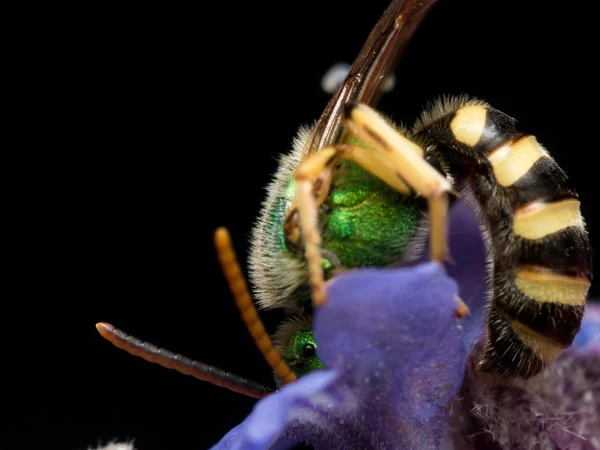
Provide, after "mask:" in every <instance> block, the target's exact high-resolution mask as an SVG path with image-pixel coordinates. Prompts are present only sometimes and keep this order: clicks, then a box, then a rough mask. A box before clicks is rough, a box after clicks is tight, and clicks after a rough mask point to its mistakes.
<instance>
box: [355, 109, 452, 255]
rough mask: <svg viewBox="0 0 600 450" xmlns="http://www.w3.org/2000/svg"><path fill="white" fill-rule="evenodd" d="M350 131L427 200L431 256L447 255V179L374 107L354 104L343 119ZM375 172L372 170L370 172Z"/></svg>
mask: <svg viewBox="0 0 600 450" xmlns="http://www.w3.org/2000/svg"><path fill="white" fill-rule="evenodd" d="M347 125H348V127H349V129H350V131H351V132H352V133H353V134H354V135H356V136H358V137H360V138H361V139H363V140H364V141H365V142H367V143H369V144H371V145H372V146H373V147H374V148H376V149H377V150H379V151H380V152H381V153H382V154H383V155H385V156H386V157H387V158H388V159H389V161H390V164H391V166H392V167H393V168H394V170H395V172H396V174H397V176H398V177H400V178H401V179H402V180H403V181H404V182H406V184H407V185H408V186H410V187H411V188H412V189H413V190H414V191H415V192H416V193H417V194H418V195H422V196H423V197H425V198H426V199H427V201H428V203H429V221H430V252H431V259H432V260H434V261H443V260H447V259H448V242H447V219H448V197H447V196H446V193H447V192H452V186H451V184H450V182H449V181H448V180H447V179H446V177H444V176H443V175H442V174H440V173H439V172H438V171H437V170H435V168H433V167H432V166H431V165H430V164H429V163H428V162H427V161H425V159H423V150H422V149H421V148H420V147H419V146H418V145H417V144H415V143H414V142H412V141H410V140H409V139H407V138H406V137H404V136H402V135H401V134H400V133H398V131H396V130H395V129H394V128H393V127H392V126H391V125H390V124H388V123H387V122H386V121H385V120H384V119H383V117H381V116H380V115H379V114H378V113H377V112H376V111H375V110H373V109H372V108H370V107H368V106H366V105H362V104H361V105H358V106H356V107H355V108H353V109H352V111H351V112H350V114H349V117H348V119H347ZM374 173H375V172H374Z"/></svg>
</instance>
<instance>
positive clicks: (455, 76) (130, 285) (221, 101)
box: [0, 0, 600, 450]
mask: <svg viewBox="0 0 600 450" xmlns="http://www.w3.org/2000/svg"><path fill="white" fill-rule="evenodd" d="M365 3H366V4H361V6H360V8H358V7H355V6H350V2H343V1H339V0H329V1H327V2H325V1H323V0H321V1H316V0H308V1H304V2H302V3H301V4H297V3H293V4H292V3H287V2H266V3H259V4H257V3H254V2H250V3H244V4H242V5H239V4H233V3H228V2H220V3H219V2H216V3H211V4H210V7H211V8H210V9H209V8H208V7H203V6H201V4H200V3H199V2H146V3H145V4H143V5H137V4H136V5H134V4H133V3H129V4H125V3H118V2H92V1H89V0H81V1H79V2H77V3H74V4H68V3H64V2H52V3H51V2H48V3H44V4H43V5H42V4H33V3H27V2H8V3H3V5H2V6H1V7H0V8H1V9H0V12H1V16H0V17H1V22H0V25H1V26H0V30H2V31H1V33H2V34H1V37H2V39H1V40H2V42H3V43H2V44H1V45H2V54H3V58H2V60H3V61H2V62H3V64H2V72H3V75H4V76H8V77H7V78H5V81H4V82H3V85H2V90H1V91H2V97H1V99H0V103H1V108H2V109H3V113H4V114H3V117H2V139H1V141H0V142H2V151H1V153H0V154H1V156H0V158H1V161H0V183H1V186H2V188H1V189H0V198H1V199H2V200H1V202H2V203H1V208H0V209H1V211H0V214H2V223H3V225H4V229H5V231H3V232H2V236H1V244H0V245H1V247H0V253H1V254H2V270H1V273H2V275H0V276H1V277H2V280H3V281H2V286H3V289H2V310H3V314H2V316H3V329H4V330H5V331H8V336H7V337H6V338H5V340H4V343H3V347H4V348H3V350H4V357H3V369H4V372H5V374H8V376H9V379H8V381H6V382H5V383H3V386H4V388H3V390H4V395H3V397H4V401H3V402H2V403H3V407H4V409H5V410H6V411H7V412H8V413H9V414H10V417H11V418H10V419H9V422H8V424H10V425H11V429H10V431H12V432H14V433H9V434H8V436H9V440H10V439H11V437H13V436H14V437H18V438H19V441H20V443H21V445H20V448H34V444H33V443H34V442H36V444H39V442H45V447H44V448H57V449H59V448H60V449H85V448H86V446H87V445H95V444H97V443H98V442H101V443H105V442H106V441H108V440H109V439H111V438H113V437H118V438H121V439H128V438H135V439H136V442H137V446H138V447H139V449H140V450H151V449H172V448H173V449H174V448H181V449H205V448H208V447H209V446H210V445H212V444H214V443H215V442H216V441H218V439H219V438H220V437H221V436H222V435H224V434H225V433H226V432H227V431H228V430H229V429H230V428H232V427H233V426H234V425H236V424H238V423H239V422H240V421H242V420H243V418H244V417H245V416H246V415H247V414H248V413H249V411H250V410H251V408H252V406H253V404H254V400H252V399H246V398H244V397H242V396H241V395H238V394H234V393H231V392H229V391H227V390H225V389H220V388H216V387H213V386H211V385H209V384H207V383H203V382H200V381H196V380H194V379H192V378H190V377H186V376H183V375H179V374H177V373H175V372H173V371H168V370H166V369H163V368H160V367H158V366H153V365H150V364H148V363H146V362H144V361H142V360H138V359H136V358H134V357H131V356H129V355H127V354H126V353H125V352H122V351H119V350H117V349H116V348H114V347H112V346H111V345H110V344H108V343H107V342H105V341H104V340H102V339H101V338H100V337H99V335H97V333H96V330H95V328H94V324H95V323H96V322H98V321H108V322H111V323H113V324H115V325H117V326H119V327H120V328H123V329H124V330H126V331H128V332H130V333H133V334H135V335H137V336H139V337H142V338H145V339H148V340H151V341H152V342H154V343H156V344H158V345H161V346H165V347H167V348H169V349H171V350H174V351H178V352H181V353H183V354H185V355H188V356H190V357H193V358H196V359H199V360H202V361H204V362H206V363H209V364H213V365H216V366H219V367H221V368H224V369H227V370H230V371H232V372H235V373H237V374H239V375H243V376H245V377H249V378H252V379H254V380H256V381H259V382H262V383H266V384H267V383H271V378H270V371H269V369H268V368H267V367H266V364H265V363H264V362H263V361H262V360H261V357H260V355H259V354H258V352H257V351H256V350H255V349H254V347H253V345H252V343H251V341H250V338H249V337H248V336H247V333H246V331H245V329H244V327H243V325H242V322H241V320H240V319H239V318H238V316H237V313H236V310H235V307H234V305H233V303H232V300H231V297H230V295H229V293H228V291H227V288H226V285H225V282H224V280H223V278H222V276H221V275H220V271H219V268H218V264H217V261H216V258H215V255H214V251H213V247H212V232H213V231H214V229H215V228H216V227H217V226H219V225H225V226H228V227H229V228H230V229H231V231H232V234H233V239H234V242H235V244H236V247H237V250H238V252H239V255H240V258H241V260H242V261H243V262H245V261H246V255H247V253H246V249H247V248H248V239H249V232H250V229H251V225H252V223H253V221H254V219H255V217H256V215H257V213H258V211H259V208H260V202H261V201H262V199H263V196H264V186H265V185H266V183H267V182H268V181H269V179H270V174H272V173H273V172H274V171H275V168H276V155H277V154H279V153H281V152H285V151H287V150H288V149H289V146H290V142H291V140H292V137H293V136H294V134H295V132H296V129H297V127H298V126H299V125H301V124H307V123H311V122H312V121H313V120H315V119H316V118H317V117H318V115H319V114H320V112H321V111H322V109H323V107H324V106H325V104H326V102H327V100H328V95H326V94H324V93H323V92H322V91H321V89H320V79H321V76H322V75H323V74H324V72H325V71H326V70H327V69H328V68H329V67H330V66H331V65H332V64H333V63H335V62H339V61H346V62H351V61H352V60H353V58H354V57H355V56H356V54H357V52H358V50H359V49H360V47H361V46H362V44H363V42H364V40H365V39H366V36H367V35H368V33H369V31H370V29H371V27H372V26H373V25H374V24H375V22H376V20H377V19H378V18H379V16H380V14H381V13H382V11H383V10H384V8H385V6H386V4H387V2H386V1H385V0H376V1H375V0H373V1H370V2H365ZM525 3H526V4H527V8H526V9H523V4H525ZM599 20H600V7H599V6H598V5H597V4H596V3H595V2H589V1H583V0H580V1H574V2H569V3H568V4H566V5H561V6H560V7H558V6H551V4H550V2H523V1H519V0H505V1H502V2H493V1H489V2H482V1H481V0H471V1H467V0H464V1H462V0H441V1H440V2H439V4H438V5H437V6H436V7H435V8H434V10H433V11H432V12H431V14H430V16H429V18H428V20H427V21H426V22H425V24H424V25H423V26H422V28H421V30H420V31H419V33H418V34H417V35H416V37H415V40H414V42H413V45H411V47H410V48H409V50H408V52H407V53H406V55H405V57H404V58H403V60H402V61H401V64H400V66H399V69H398V70H397V75H398V83H397V87H396V89H395V91H394V92H393V93H392V94H388V95H387V96H386V97H384V99H383V100H382V102H381V103H380V108H381V110H382V111H384V112H385V113H387V114H390V115H391V116H392V117H393V118H394V119H396V120H398V121H405V122H409V123H410V122H412V120H413V119H414V118H415V117H416V116H417V114H418V113H419V111H420V109H421V107H422V106H423V105H424V104H425V103H426V102H427V101H429V100H432V99H434V98H435V97H436V96H438V95H440V94H444V93H452V94H459V93H462V92H468V93H469V94H472V95H475V96H478V97H481V98H484V99H486V100H488V101H489V102H490V103H492V104H493V105H494V106H495V107H497V108H498V109H501V110H503V111H505V112H507V113H508V114H510V115H513V116H514V117H517V118H518V119H519V120H520V122H521V124H522V127H523V128H524V129H527V130H531V131H532V132H534V133H535V134H536V135H537V136H538V138H539V140H540V141H541V142H542V143H543V144H544V145H545V146H546V147H547V148H548V149H549V151H550V152H551V153H552V154H553V156H554V157H555V158H556V159H557V161H558V162H559V164H560V165H561V166H562V167H563V168H564V169H565V170H566V172H567V173H568V174H569V175H570V177H571V179H572V180H573V183H574V185H575V187H576V188H577V189H578V190H579V192H580V196H581V199H582V205H583V206H582V208H583V213H584V216H585V217H586V220H587V223H588V226H589V229H590V232H591V236H592V243H595V242H597V239H598V238H596V236H598V235H600V217H599V216H598V213H597V212H596V205H597V201H598V200H597V198H596V185H597V178H598V166H597V164H596V162H595V158H596V152H597V149H598V128H599V122H598V117H597V104H598V100H599V99H600V97H599V94H598V84H597V83H598V79H599V71H598V69H597V68H596V67H597V57H598V42H599V39H598V28H597V23H598V21H599ZM599 294H600V292H599V291H598V288H597V287H594V286H593V287H592V295H593V296H598V295H599ZM265 317H266V318H267V319H268V323H269V327H271V328H272V326H273V324H274V323H275V322H276V320H277V317H276V315H274V314H265ZM6 325H8V327H7V326H6ZM5 425H6V423H5ZM36 448H37V447H36Z"/></svg>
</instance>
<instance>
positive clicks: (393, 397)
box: [315, 262, 471, 449]
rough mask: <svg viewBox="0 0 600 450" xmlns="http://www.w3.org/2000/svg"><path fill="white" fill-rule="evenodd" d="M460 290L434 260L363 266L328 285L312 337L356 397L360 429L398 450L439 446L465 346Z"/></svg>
mask: <svg viewBox="0 0 600 450" xmlns="http://www.w3.org/2000/svg"><path fill="white" fill-rule="evenodd" d="M457 290H458V287H457V285H456V283H455V282H454V281H453V280H452V279H450V278H449V277H448V276H447V275H446V274H445V273H444V271H443V269H442V267H441V266H440V265H439V264H437V263H434V262H432V263H426V264H422V265H419V266H416V267H413V268H403V269H387V270H375V269H365V270H360V271H356V272H352V273H348V274H345V275H342V276H339V277H338V278H336V279H335V280H334V281H332V282H331V284H330V285H329V286H328V294H329V302H328V304H327V305H326V306H325V307H323V308H321V309H320V310H319V311H317V314H316V319H315V336H316V338H317V342H319V352H320V355H321V358H322V359H323V361H324V362H325V365H326V366H327V367H332V368H335V369H337V370H338V371H339V372H340V374H341V380H340V381H341V384H342V385H345V386H347V387H348V388H349V389H351V391H352V393H353V394H354V395H356V396H358V398H359V404H360V407H361V410H362V411H364V412H363V414H364V423H363V424H362V425H363V427H364V429H365V432H367V433H371V434H372V435H376V436H377V437H378V438H379V439H380V440H381V441H382V442H387V443H388V445H390V443H395V444H394V445H397V446H398V447H399V448H419V449H425V448H438V445H439V438H440V435H441V433H443V432H444V428H445V426H446V423H447V419H448V413H447V410H448V406H449V403H450V401H451V400H452V399H453V398H454V396H455V395H456V392H457V391H458V389H459V388H460V385H461V383H462V379H463V374H464V368H465V365H466V360H467V357H468V354H469V352H470V349H471V348H470V347H468V346H467V345H466V344H465V332H464V330H463V328H462V326H461V320H460V319H458V318H457V317H456V310H457V307H458V303H457V301H456V299H455V295H456V293H457Z"/></svg>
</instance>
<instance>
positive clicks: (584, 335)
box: [573, 303, 600, 356]
mask: <svg viewBox="0 0 600 450" xmlns="http://www.w3.org/2000/svg"><path fill="white" fill-rule="evenodd" d="M573 348H574V349H575V350H578V351H590V352H593V353H595V354H596V355H598V356H600V306H599V305H598V304H595V303H590V304H588V305H587V307H586V310H585V315H584V317H583V322H582V323H581V328H580V329H579V333H577V336H575V340H574V341H573Z"/></svg>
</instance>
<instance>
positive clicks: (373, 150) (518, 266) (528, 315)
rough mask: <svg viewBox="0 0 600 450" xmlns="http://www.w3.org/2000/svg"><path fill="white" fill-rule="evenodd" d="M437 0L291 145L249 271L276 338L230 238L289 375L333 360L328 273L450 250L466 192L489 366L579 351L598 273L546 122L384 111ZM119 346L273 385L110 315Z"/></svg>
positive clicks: (399, 10)
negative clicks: (542, 128)
mask: <svg viewBox="0 0 600 450" xmlns="http://www.w3.org/2000/svg"><path fill="white" fill-rule="evenodd" d="M434 3H435V0H393V1H392V2H391V4H390V5H389V6H388V8H387V9H386V11H385V12H384V13H383V15H382V17H381V19H380V20H379V21H378V22H377V24H376V25H375V28H374V29H373V31H372V32H371V34H370V35H369V37H368V39H367V41H366V43H365V44H364V46H363V49H362V50H361V52H360V53H359V55H358V57H357V59H356V60H355V62H354V63H353V65H352V67H351V68H350V71H349V73H348V75H347V77H346V78H345V80H344V81H343V82H342V84H341V85H340V87H339V89H338V91H337V92H336V93H335V94H334V96H333V97H332V99H331V100H330V102H329V103H328V105H327V107H326V108H325V111H324V112H323V114H322V115H321V117H320V118H319V120H318V121H317V122H316V123H315V124H314V125H313V126H311V127H303V128H301V129H300V130H299V132H298V135H297V137H296V139H295V141H294V144H293V149H292V151H291V152H290V153H288V154H286V155H283V156H282V157H281V159H280V164H279V168H278V170H277V172H276V173H275V175H274V177H273V181H272V182H271V183H270V184H269V186H268V188H267V197H266V199H265V201H264V203H263V205H262V209H261V212H260V214H259V218H258V220H257V223H256V225H255V227H254V229H253V232H252V246H251V254H250V266H249V274H250V280H251V282H252V285H253V288H254V289H253V290H254V294H255V297H256V299H257V303H258V305H259V307H260V308H262V309H284V310H285V311H286V312H287V313H288V314H289V318H288V319H286V320H285V321H284V322H283V323H282V324H281V325H280V327H279V328H278V330H277V331H276V332H275V334H274V336H273V338H272V339H271V338H270V337H269V336H268V335H267V334H266V332H265V329H264V327H263V326H262V324H261V323H260V320H259V318H258V314H257V312H256V310H255V309H254V302H253V300H252V298H251V296H250V293H249V291H248V289H247V287H246V284H245V281H244V280H243V277H242V274H241V269H240V268H239V265H238V264H237V261H236V259H235V254H234V253H233V250H232V249H231V245H230V241H229V236H228V234H227V232H226V231H225V230H222V229H221V230H218V231H217V234H216V246H217V250H218V254H219V259H220V261H221V264H222V267H223V269H224V273H225V276H226V278H227V279H228V281H229V284H230V287H231V290H232V293H233V294H234V297H235V299H236V303H237V305H238V307H239V309H240V312H241V314H242V317H243V318H244V321H245V322H246V324H247V326H248V329H249V331H250V333H251V334H252V335H253V337H254V339H255V341H256V342H257V345H258V346H259V348H260V349H261V352H262V353H263V355H264V356H265V359H266V360H267V361H268V362H269V364H270V365H271V367H272V368H273V370H274V372H275V378H276V385H277V386H279V385H281V384H283V383H287V382H291V381H294V380H295V379H296V378H297V377H301V376H304V375H305V374H307V373H309V372H310V371H312V370H315V369H319V368H323V367H324V366H323V363H322V361H321V360H320V359H319V356H318V346H317V342H316V341H315V338H314V334H313V333H312V316H313V313H314V309H315V308H318V307H320V306H321V305H323V304H324V303H325V302H326V301H327V296H326V291H325V282H326V281H327V280H329V279H331V278H333V277H335V276H336V275H338V274H339V273H342V272H344V271H346V270H352V269H356V268H361V267H373V266H375V267H392V266H403V265H409V264H413V263H415V262H416V261H417V260H419V259H420V258H422V256H423V255H424V253H425V252H426V251H428V252H429V257H430V258H431V259H432V260H435V261H439V262H440V263H444V262H445V261H446V260H448V258H449V255H448V250H447V248H448V244H447V219H448V213H449V209H450V208H451V206H452V203H453V201H454V199H455V198H460V199H462V200H465V202H466V203H468V204H469V205H472V206H473V209H474V211H475V213H476V215H477V217H478V218H479V220H480V222H481V227H482V229H483V234H484V237H485V239H486V242H487V252H488V257H489V260H490V263H491V264H490V269H489V275H490V280H491V281H490V299H489V308H488V312H487V314H488V318H487V341H486V348H485V352H484V357H483V359H482V360H481V361H479V364H478V367H479V369H480V370H482V371H485V372H493V373H497V374H499V375H500V376H502V377H506V378H512V377H520V378H525V379H526V378H530V377H533V376H535V375H537V374H538V373H540V372H541V371H542V370H544V368H545V367H547V366H548V365H549V364H551V363H552V362H553V361H554V360H555V359H556V358H557V357H558V355H560V353H561V352H562V351H563V350H564V349H566V348H568V347H569V346H570V345H571V343H572V341H573V339H574V337H575V335H576V333H577V331H578V329H579V326H580V323H581V320H582V316H583V311H584V308H585V303H586V301H587V296H588V291H589V287H590V284H591V281H592V250H591V245H590V241H589V237H588V233H587V230H586V226H585V222H584V219H583V217H582V215H581V211H580V202H579V198H578V196H577V193H576V192H575V190H574V189H573V187H572V185H571V184H570V183H569V181H568V180H567V177H566V175H565V173H564V172H563V170H562V169H561V168H560V167H559V166H558V165H557V163H556V162H555V160H554V159H553V158H552V157H551V156H550V154H549V152H548V151H547V150H546V149H545V148H544V147H543V145H542V144H541V143H540V142H539V141H538V139H537V138H536V137H535V136H534V135H533V134H531V133H529V132H527V131H525V130H521V129H520V128H519V127H518V124H517V121H516V120H515V119H514V118H512V117H510V116H508V115H507V114H504V113H503V112H501V111H499V110H497V109H495V108H494V107H493V106H491V105H490V104H488V103H487V102H485V101H483V100H479V99H475V98H471V97H468V96H466V95H465V96H459V97H452V98H449V97H446V98H442V99H441V100H439V101H437V102H434V103H433V104H432V105H430V106H429V107H428V108H426V109H425V111H424V112H423V113H422V115H421V117H420V118H419V119H417V121H416V122H415V123H414V125H413V126H412V127H403V126H400V125H397V124H394V123H393V122H392V121H391V120H390V119H388V118H387V117H384V116H383V115H382V114H381V113H379V112H378V111H377V110H376V109H374V108H375V106H376V105H377V102H378V100H379V98H380V96H381V91H382V85H383V83H384V81H385V79H386V78H387V76H388V75H389V74H390V73H391V72H392V71H393V70H394V68H395V66H396V64H397V62H398V60H399V57H400V56H401V54H402V52H403V50H404V49H405V47H406V46H407V44H408V42H409V41H410V39H411V37H412V35H413V34H414V32H415V31H416V30H417V28H418V26H419V24H420V23H421V22H422V21H423V19H424V18H425V17H426V15H427V13H428V11H429V10H430V9H431V7H433V5H434ZM98 330H99V331H100V333H101V334H102V335H103V336H104V337H106V338H107V339H109V340H110V341H111V342H113V343H114V344H115V345H117V346H119V347H121V348H123V349H125V350H127V351H129V352H130V353H133V354H135V355H138V356H141V357H143V358H145V359H147V360H149V361H152V362H157V363H159V364H161V365H164V366H166V367H169V368H174V369H176V370H179V371H181V372H183V373H186V374H189V375H193V376H196V377H197V378H200V379H203V380H205V381H210V382H212V383H214V384H218V385H221V386H225V387H228V388H230V389H232V390H235V391H237V392H241V393H243V394H246V395H250V396H253V397H257V398H260V397H263V396H265V395H268V394H269V393H270V392H272V390H271V389H269V388H267V387H265V386H261V385H258V384H256V383H253V382H251V381H248V380H244V379H242V378H240V377H237V376H235V375H233V374H230V373H227V372H224V371H220V370H219V369H216V368H214V367H210V366H206V365H204V364H202V363H199V362H197V361H192V360H189V359H187V358H184V357H182V356H180V355H175V354H172V353H170V352H168V351H166V350H163V349H159V348H156V347H154V346H152V345H151V344H148V343H146V342H143V341H140V340H138V339H136V338H134V337H132V336H129V335H127V334H125V333H124V332H122V331H120V330H118V329H116V328H115V327H113V326H112V325H108V324H104V323H101V324H98Z"/></svg>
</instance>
